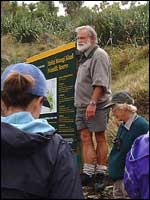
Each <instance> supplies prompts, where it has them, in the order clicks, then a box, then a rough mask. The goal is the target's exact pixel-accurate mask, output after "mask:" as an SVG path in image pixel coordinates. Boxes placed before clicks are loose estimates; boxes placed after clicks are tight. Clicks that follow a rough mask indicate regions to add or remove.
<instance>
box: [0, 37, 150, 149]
mask: <svg viewBox="0 0 150 200" xmlns="http://www.w3.org/2000/svg"><path fill="white" fill-rule="evenodd" d="M49 38H50V37H49V36H47V37H45V38H43V39H41V41H40V42H37V43H31V44H28V43H24V44H22V43H16V41H15V39H14V38H12V37H11V36H10V35H7V36H4V37H2V39H1V47H2V48H1V54H2V58H3V59H2V65H1V66H2V67H5V66H6V65H7V64H8V63H9V64H10V63H15V62H24V61H25V60H26V58H28V57H30V56H33V55H35V54H38V53H41V52H44V51H46V50H50V49H53V48H55V47H57V46H59V45H62V44H64V42H63V41H61V40H59V39H58V38H51V40H49ZM52 40H53V41H52ZM106 51H107V52H108V53H109V55H110V58H111V61H112V92H115V91H118V90H127V91H129V92H130V93H131V94H132V96H133V97H134V98H135V105H136V106H137V107H138V114H140V115H143V116H144V117H146V118H147V119H148V120H149V57H148V55H149V46H148V45H147V46H143V47H140V46H139V47H134V46H131V45H122V46H117V47H107V48H106ZM116 129H117V121H116V120H115V119H114V118H113V117H112V116H110V120H109V126H108V130H107V132H108V142H109V144H110V146H111V144H112V139H113V137H114V135H115V134H116Z"/></svg>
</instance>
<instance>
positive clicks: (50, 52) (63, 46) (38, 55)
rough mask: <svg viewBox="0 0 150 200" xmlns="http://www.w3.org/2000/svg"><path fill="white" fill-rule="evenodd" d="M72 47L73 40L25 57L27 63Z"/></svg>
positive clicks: (73, 44)
mask: <svg viewBox="0 0 150 200" xmlns="http://www.w3.org/2000/svg"><path fill="white" fill-rule="evenodd" d="M74 47H75V42H70V43H68V44H65V45H62V46H59V47H57V48H55V49H51V50H48V51H45V52H43V53H40V54H37V55H35V56H32V57H30V58H27V59H26V62H27V63H32V62H34V61H37V60H41V59H43V58H46V57H48V56H51V55H54V54H57V53H61V52H63V51H66V50H69V49H72V48H74Z"/></svg>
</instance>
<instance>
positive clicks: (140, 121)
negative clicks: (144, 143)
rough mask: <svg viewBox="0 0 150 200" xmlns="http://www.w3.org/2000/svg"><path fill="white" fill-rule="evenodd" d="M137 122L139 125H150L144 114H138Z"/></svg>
mask: <svg viewBox="0 0 150 200" xmlns="http://www.w3.org/2000/svg"><path fill="white" fill-rule="evenodd" d="M135 123H136V124H137V125H139V126H141V125H146V126H149V122H148V121H147V120H146V119H145V118H144V117H143V116H140V115H138V116H137V119H136V120H135Z"/></svg>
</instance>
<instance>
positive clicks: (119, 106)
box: [116, 103, 137, 113]
mask: <svg viewBox="0 0 150 200" xmlns="http://www.w3.org/2000/svg"><path fill="white" fill-rule="evenodd" d="M116 108H117V109H120V110H127V111H129V112H131V113H136V112H137V107H136V106H134V105H131V104H127V103H123V104H116Z"/></svg>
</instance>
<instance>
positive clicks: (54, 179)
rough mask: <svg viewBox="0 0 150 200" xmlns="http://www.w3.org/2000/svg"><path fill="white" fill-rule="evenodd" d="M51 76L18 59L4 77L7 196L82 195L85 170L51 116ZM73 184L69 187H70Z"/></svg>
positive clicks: (3, 145) (3, 178)
mask: <svg viewBox="0 0 150 200" xmlns="http://www.w3.org/2000/svg"><path fill="white" fill-rule="evenodd" d="M45 100H46V78H45V77H44V74H43V73H42V72H41V71H40V69H38V68H37V67H36V66H34V65H32V64H27V63H17V64H14V65H11V66H8V67H7V68H6V69H5V70H4V72H3V73H2V76H1V109H2V110H1V115H2V117H1V197H2V199H3V198H4V199H5V198H6V199H32V198H35V199H40V198H41V199H42V198H43V199H82V198H83V193H82V187H81V181H80V175H79V170H78V168H77V166H76V163H75V157H74V155H73V152H72V150H71V148H70V146H69V144H68V143H67V142H66V141H65V140H64V139H63V138H62V137H61V136H60V135H59V134H57V133H56V130H55V128H54V127H52V126H51V125H50V124H49V123H48V122H47V120H45V119H39V116H40V110H41V107H42V105H43V104H44V105H46V103H47V102H46V101H45ZM68 188H69V190H68Z"/></svg>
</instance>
